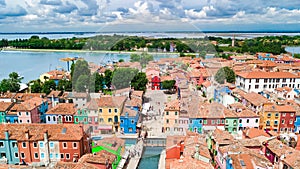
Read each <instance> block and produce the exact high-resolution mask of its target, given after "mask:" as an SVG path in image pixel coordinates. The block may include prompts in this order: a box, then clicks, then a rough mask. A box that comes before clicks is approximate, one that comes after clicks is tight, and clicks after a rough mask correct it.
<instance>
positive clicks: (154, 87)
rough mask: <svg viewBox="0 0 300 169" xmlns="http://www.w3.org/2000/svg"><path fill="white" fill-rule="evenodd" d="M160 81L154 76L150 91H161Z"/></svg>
mask: <svg viewBox="0 0 300 169" xmlns="http://www.w3.org/2000/svg"><path fill="white" fill-rule="evenodd" d="M160 85H161V80H160V78H159V77H158V76H154V77H152V79H151V89H152V90H160V89H161V86H160Z"/></svg>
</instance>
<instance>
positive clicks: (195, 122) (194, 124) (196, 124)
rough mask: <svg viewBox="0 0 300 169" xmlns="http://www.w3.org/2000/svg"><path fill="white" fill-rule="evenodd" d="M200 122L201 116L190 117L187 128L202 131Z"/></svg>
mask: <svg viewBox="0 0 300 169" xmlns="http://www.w3.org/2000/svg"><path fill="white" fill-rule="evenodd" d="M202 122H203V120H202V119H201V118H190V123H189V130H190V131H193V132H197V133H202V129H203V128H202V127H203V125H202Z"/></svg>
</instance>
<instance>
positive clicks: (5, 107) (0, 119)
mask: <svg viewBox="0 0 300 169" xmlns="http://www.w3.org/2000/svg"><path fill="white" fill-rule="evenodd" d="M12 106H13V103H12V102H0V124H3V123H6V119H5V118H6V114H7V112H8V111H9V110H10V108H11V107H12Z"/></svg>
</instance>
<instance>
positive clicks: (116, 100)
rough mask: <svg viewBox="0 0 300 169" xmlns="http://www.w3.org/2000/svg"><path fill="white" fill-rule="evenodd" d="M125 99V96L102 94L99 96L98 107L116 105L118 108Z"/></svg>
mask: <svg viewBox="0 0 300 169" xmlns="http://www.w3.org/2000/svg"><path fill="white" fill-rule="evenodd" d="M125 100H126V96H110V95H104V96H102V97H100V99H99V102H98V107H118V108H120V107H121V106H122V105H123V103H124V102H125Z"/></svg>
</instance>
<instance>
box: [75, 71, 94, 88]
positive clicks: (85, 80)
mask: <svg viewBox="0 0 300 169" xmlns="http://www.w3.org/2000/svg"><path fill="white" fill-rule="evenodd" d="M89 78H90V77H89V76H88V75H80V76H79V78H78V80H77V83H76V84H75V90H76V92H86V90H87V89H89V86H88V84H89V80H90V79H89Z"/></svg>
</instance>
